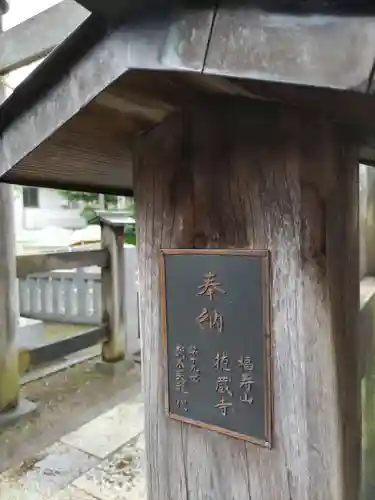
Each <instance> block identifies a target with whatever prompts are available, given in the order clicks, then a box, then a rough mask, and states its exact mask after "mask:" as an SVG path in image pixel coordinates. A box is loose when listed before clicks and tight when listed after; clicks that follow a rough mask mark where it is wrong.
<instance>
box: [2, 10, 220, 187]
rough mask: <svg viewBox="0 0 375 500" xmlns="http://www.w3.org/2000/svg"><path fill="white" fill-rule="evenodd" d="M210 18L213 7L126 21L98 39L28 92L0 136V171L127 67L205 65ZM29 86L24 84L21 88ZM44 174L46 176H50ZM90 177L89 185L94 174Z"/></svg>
mask: <svg viewBox="0 0 375 500" xmlns="http://www.w3.org/2000/svg"><path fill="white" fill-rule="evenodd" d="M212 18H213V10H208V11H202V12H191V13H189V14H188V15H186V14H185V15H183V14H181V17H180V18H175V19H172V20H170V22H169V23H164V24H161V25H160V26H157V27H156V28H154V29H145V27H144V26H141V27H140V26H122V27H120V28H119V29H118V30H116V31H114V32H112V33H110V34H109V35H108V36H107V37H106V38H105V39H102V40H100V41H99V42H98V43H97V44H96V45H95V47H93V48H92V50H90V52H89V53H88V54H86V56H85V57H82V58H80V60H79V61H78V62H77V63H76V64H75V65H74V67H73V68H72V69H71V70H70V73H69V76H68V75H67V77H66V78H62V79H61V80H60V82H59V83H57V84H56V85H54V86H53V87H52V88H51V89H49V91H48V92H43V96H42V97H41V98H39V99H38V100H37V102H34V101H32V100H31V101H28V100H27V98H25V100H26V104H25V107H24V111H23V113H22V115H21V114H20V115H19V116H17V117H16V119H15V121H14V122H13V123H12V124H11V125H9V126H8V127H7V128H6V130H5V131H4V133H3V135H2V137H1V140H0V176H1V175H3V174H5V173H6V172H7V171H8V170H9V169H10V168H12V167H13V166H14V165H16V164H17V163H18V162H19V161H20V160H21V159H22V158H24V157H25V156H26V155H27V154H28V153H30V152H31V151H32V150H34V149H35V148H36V147H37V146H38V145H39V144H41V143H42V142H43V141H45V140H46V139H47V138H48V137H50V136H51V135H52V134H53V132H55V131H56V130H57V129H58V128H60V127H61V126H62V125H63V124H64V123H65V122H66V121H68V120H69V119H70V118H72V116H73V115H74V114H76V113H77V112H78V111H80V110H81V109H82V108H84V107H85V106H86V105H87V104H88V103H89V102H90V101H91V100H92V99H94V98H95V97H96V96H97V95H98V94H99V93H100V92H102V91H103V90H104V89H105V88H106V87H108V86H109V85H110V84H111V83H112V82H114V80H117V79H118V78H119V77H120V76H121V75H123V74H124V73H126V72H127V71H128V70H129V67H133V68H148V69H155V70H156V69H159V70H161V69H163V70H167V69H170V70H172V69H174V70H175V69H176V68H178V69H180V70H186V71H197V72H200V71H202V69H203V65H204V57H205V49H206V47H207V43H208V39H209V36H210V28H211V25H212ZM71 57H72V58H73V57H74V53H72V56H71ZM51 59H52V57H51ZM50 66H51V64H49V63H48V59H47V61H46V62H45V65H44V67H43V72H44V74H46V77H47V74H48V72H49V70H50ZM53 69H54V68H53ZM40 76H41V75H40V74H39V77H40ZM26 89H27V87H26V84H25V88H24V89H23V90H24V91H25V90H26ZM15 94H16V92H15V93H14V94H13V96H11V97H10V98H9V99H8V100H7V101H8V104H7V106H8V107H7V109H8V112H9V113H10V115H12V113H11V110H12V106H13V103H16V100H17V99H18V98H19V97H17V96H16V95H15ZM12 98H13V101H12ZM20 137H22V138H23V139H22V141H20V140H19V138H20ZM82 173H84V172H82ZM44 178H45V180H46V176H44ZM86 180H87V182H86V183H87V185H90V174H88V175H87V176H86Z"/></svg>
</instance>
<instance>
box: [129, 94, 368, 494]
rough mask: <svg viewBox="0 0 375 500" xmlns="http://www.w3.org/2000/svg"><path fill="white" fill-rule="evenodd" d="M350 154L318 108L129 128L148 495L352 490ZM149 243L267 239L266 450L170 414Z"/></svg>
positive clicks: (355, 487)
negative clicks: (270, 408) (270, 416)
mask: <svg viewBox="0 0 375 500" xmlns="http://www.w3.org/2000/svg"><path fill="white" fill-rule="evenodd" d="M312 138H313V140H312ZM355 152H356V149H355V147H354V146H352V143H351V140H350V138H348V137H345V136H344V135H342V133H341V131H340V130H338V129H337V128H336V126H334V125H332V124H331V123H329V122H328V121H327V120H326V119H325V118H324V117H320V116H317V117H316V118H314V119H313V120H311V116H309V117H307V116H304V115H303V114H302V113H301V112H299V111H298V110H296V109H293V108H287V107H281V106H278V105H276V104H271V103H268V104H267V103H249V102H247V103H245V102H243V101H238V100H236V99H232V100H230V101H229V102H225V101H216V102H213V103H212V104H211V105H210V104H208V103H206V104H205V105H202V106H201V107H200V108H199V109H196V108H190V109H189V111H185V112H182V113H178V114H175V115H173V116H171V117H169V118H168V119H167V120H166V121H165V122H163V124H162V125H160V126H159V127H157V128H155V129H154V130H153V131H152V132H150V133H149V134H148V135H147V136H145V137H143V138H141V140H140V142H139V144H138V147H137V149H136V154H135V160H134V162H135V172H134V176H135V195H136V200H137V222H138V224H137V226H138V239H137V243H138V245H139V269H140V284H141V290H140V295H141V304H140V311H141V328H142V339H143V376H144V379H143V381H144V391H145V407H146V451H147V456H148V459H147V476H148V477H147V480H148V488H149V497H150V498H152V499H153V500H172V499H173V500H174V499H175V498H181V499H183V500H185V499H186V500H198V499H199V500H203V499H204V500H208V499H209V500H233V499H236V500H249V499H250V498H251V500H311V499H314V500H357V499H358V492H359V469H360V453H359V452H360V439H361V438H360V421H359V414H360V410H359V392H360V391H359V382H358V377H357V376H356V375H357V372H358V366H357V345H356V329H355V322H356V317H357V311H358V249H357V246H358V232H357V231H358V220H357V209H358V200H357V197H358V193H357V191H358V189H357V188H358V182H357V175H358V169H357V164H356V158H355ZM161 247H163V248H253V249H263V248H269V249H270V250H271V260H272V335H273V372H274V376H273V388H274V425H273V432H274V436H273V437H274V439H273V443H274V449H273V450H272V451H267V450H263V449H260V448H257V447H256V446H254V445H251V444H244V443H243V442H240V441H235V440H233V439H231V438H226V437H223V436H221V435H217V434H215V433H213V432H208V431H205V430H202V429H197V428H194V427H190V426H188V425H182V424H180V423H177V422H174V421H171V420H169V419H168V418H167V417H166V415H165V411H164V399H163V366H162V363H163V358H162V355H161V343H160V338H161V335H160V320H159V289H158V256H159V250H160V248H161Z"/></svg>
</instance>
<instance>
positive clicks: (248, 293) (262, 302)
mask: <svg viewBox="0 0 375 500" xmlns="http://www.w3.org/2000/svg"><path fill="white" fill-rule="evenodd" d="M160 286H161V316H162V317H161V319H162V334H163V349H164V354H165V357H164V361H165V382H166V409H167V412H168V414H169V416H170V417H171V418H174V419H177V420H181V421H184V422H187V423H190V424H192V425H197V426H200V427H203V428H206V429H210V430H215V431H217V432H221V433H223V434H226V435H230V436H233V437H236V438H238V439H243V440H247V441H250V442H253V443H255V444H259V445H262V446H266V447H271V399H272V398H271V359H270V358H271V339H270V291H269V252H268V251H266V250H264V251H261V250H253V251H252V250H162V252H161V266H160Z"/></svg>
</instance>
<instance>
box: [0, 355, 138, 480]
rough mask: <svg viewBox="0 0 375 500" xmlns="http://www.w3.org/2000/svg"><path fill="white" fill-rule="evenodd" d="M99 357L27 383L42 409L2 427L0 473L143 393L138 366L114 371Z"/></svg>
mask: <svg viewBox="0 0 375 500" xmlns="http://www.w3.org/2000/svg"><path fill="white" fill-rule="evenodd" d="M99 361H100V360H99V358H95V359H91V360H88V361H85V362H83V363H80V364H78V365H76V366H73V367H70V368H67V369H65V370H63V371H60V372H58V373H55V374H52V375H49V376H47V377H45V378H42V379H39V380H36V381H33V382H29V383H27V384H26V385H24V386H23V387H22V394H21V396H22V397H24V398H27V399H29V400H31V401H33V402H35V403H37V404H38V410H37V412H36V413H35V414H33V415H32V416H30V417H27V418H26V419H25V420H22V421H20V422H18V423H17V424H16V425H14V426H12V427H9V428H7V429H5V430H3V431H1V430H0V472H2V471H4V470H6V469H8V468H10V467H13V466H15V465H17V464H19V463H20V462H22V461H25V460H31V461H32V459H33V456H35V454H37V453H38V452H39V451H40V450H42V449H43V448H45V447H46V446H49V445H50V444H52V443H53V442H55V441H57V440H58V439H60V438H61V437H62V436H63V435H65V434H66V433H68V432H71V431H73V430H75V429H76V428H77V427H79V426H81V425H82V424H84V423H86V422H88V421H89V420H91V419H93V418H95V417H96V416H98V415H100V414H101V413H103V412H105V411H107V410H108V409H110V408H112V407H114V406H115V405H117V404H119V403H120V402H123V401H124V400H126V399H128V398H130V397H132V396H134V395H136V394H137V393H139V391H140V390H141V388H140V369H139V366H137V365H136V366H135V367H134V368H133V369H132V370H130V371H126V370H125V367H123V368H120V369H118V370H116V373H115V375H110V374H106V373H103V372H102V371H101V370H98V362H99ZM26 463H27V462H26Z"/></svg>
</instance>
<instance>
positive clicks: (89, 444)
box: [0, 395, 146, 500]
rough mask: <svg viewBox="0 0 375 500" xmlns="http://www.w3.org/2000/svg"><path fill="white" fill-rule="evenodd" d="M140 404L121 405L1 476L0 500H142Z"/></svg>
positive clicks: (137, 400)
mask: <svg viewBox="0 0 375 500" xmlns="http://www.w3.org/2000/svg"><path fill="white" fill-rule="evenodd" d="M143 459H144V438H143V402H142V397H141V395H139V396H137V397H136V398H134V399H132V400H129V401H126V402H124V403H122V404H120V405H118V406H116V407H115V408H113V409H111V410H109V411H108V412H106V413H104V414H102V415H100V416H99V417H97V418H95V419H94V420H92V421H90V422H88V423H87V424H85V425H83V426H82V427H80V428H79V429H77V430H76V431H74V432H72V433H70V434H67V435H66V436H64V437H63V438H62V439H60V440H59V441H58V442H56V443H54V444H53V445H52V446H50V447H48V448H46V449H44V450H43V451H41V452H40V453H38V455H37V456H34V457H31V458H27V459H25V460H24V461H23V462H22V463H21V464H20V466H19V467H16V468H13V469H10V470H8V471H6V472H4V473H3V474H1V475H0V499H1V500H3V499H4V500H95V499H96V500H145V498H146V496H145V481H144V474H143Z"/></svg>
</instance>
